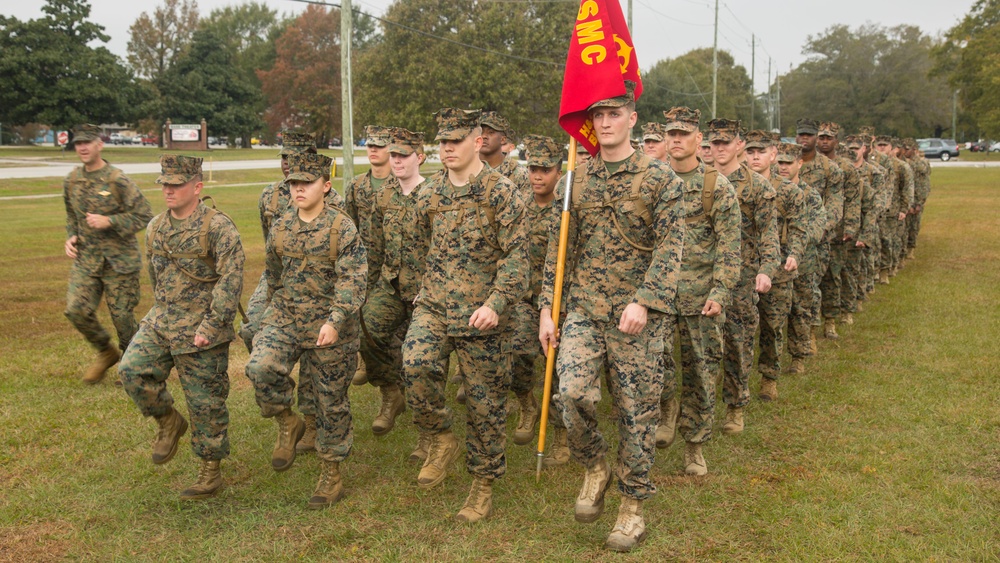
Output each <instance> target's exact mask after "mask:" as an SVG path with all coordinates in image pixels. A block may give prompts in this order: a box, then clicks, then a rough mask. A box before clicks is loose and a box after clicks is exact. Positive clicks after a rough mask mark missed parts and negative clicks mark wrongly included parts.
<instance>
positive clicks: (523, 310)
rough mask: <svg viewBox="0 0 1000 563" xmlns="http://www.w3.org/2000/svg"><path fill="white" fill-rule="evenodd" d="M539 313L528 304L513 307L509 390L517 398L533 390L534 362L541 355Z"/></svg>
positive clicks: (526, 302) (520, 303)
mask: <svg viewBox="0 0 1000 563" xmlns="http://www.w3.org/2000/svg"><path fill="white" fill-rule="evenodd" d="M539 314H540V313H539V311H538V309H536V308H535V307H534V306H533V305H532V304H531V303H530V302H528V301H521V302H519V303H517V304H516V305H514V311H513V314H512V315H511V317H512V318H511V324H512V325H513V326H514V333H513V340H512V342H511V350H513V352H514V358H513V362H514V363H513V370H512V372H511V380H510V390H511V392H512V393H514V394H515V395H517V396H518V397H520V396H522V395H526V394H528V393H531V391H532V389H534V388H535V377H536V375H537V374H536V372H535V360H536V359H538V357H539V356H541V355H542V347H541V344H539V343H538V321H539V320H540V319H539Z"/></svg>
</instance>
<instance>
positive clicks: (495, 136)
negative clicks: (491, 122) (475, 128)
mask: <svg viewBox="0 0 1000 563" xmlns="http://www.w3.org/2000/svg"><path fill="white" fill-rule="evenodd" d="M506 140H507V136H506V135H504V134H503V133H501V132H500V131H497V130H496V129H494V128H492V127H490V126H488V125H484V126H483V148H481V149H480V150H479V152H480V154H482V155H483V156H490V155H494V154H496V153H497V152H499V151H500V150H501V149H502V148H503V144H504V142H505V141H506Z"/></svg>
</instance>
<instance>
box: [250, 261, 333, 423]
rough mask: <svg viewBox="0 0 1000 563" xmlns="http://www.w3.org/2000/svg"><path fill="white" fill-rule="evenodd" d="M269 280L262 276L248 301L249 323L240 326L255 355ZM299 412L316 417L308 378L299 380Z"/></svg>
mask: <svg viewBox="0 0 1000 563" xmlns="http://www.w3.org/2000/svg"><path fill="white" fill-rule="evenodd" d="M267 305H268V301H267V278H266V277H264V274H261V275H260V281H259V282H258V283H257V288H256V289H254V290H253V294H252V295H251V296H250V300H249V301H247V310H246V314H247V322H245V323H243V325H242V326H240V338H241V339H243V343H244V344H246V347H247V350H248V351H250V353H251V355H252V354H253V339H254V337H255V336H257V333H258V332H259V331H260V319H261V318H262V317H263V316H264V311H266V310H267ZM297 392H298V401H299V411H300V412H302V414H308V415H312V416H315V415H316V392H315V391H313V386H312V381H310V380H309V379H307V378H301V377H300V378H299V385H298V391H297Z"/></svg>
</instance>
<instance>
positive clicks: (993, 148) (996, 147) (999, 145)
mask: <svg viewBox="0 0 1000 563" xmlns="http://www.w3.org/2000/svg"><path fill="white" fill-rule="evenodd" d="M990 152H1000V141H997V142H995V143H993V144H992V145H990Z"/></svg>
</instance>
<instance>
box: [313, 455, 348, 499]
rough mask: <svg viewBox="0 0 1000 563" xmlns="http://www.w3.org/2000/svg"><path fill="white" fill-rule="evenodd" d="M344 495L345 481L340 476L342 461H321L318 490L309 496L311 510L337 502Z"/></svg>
mask: <svg viewBox="0 0 1000 563" xmlns="http://www.w3.org/2000/svg"><path fill="white" fill-rule="evenodd" d="M343 496H344V482H343V481H342V480H341V478H340V463H338V462H336V461H326V460H325V459H324V460H322V461H321V463H320V469H319V481H317V482H316V490H314V491H313V494H312V496H311V497H309V504H307V505H306V508H308V509H309V510H320V509H322V508H326V507H328V506H330V505H332V504H335V503H336V502H337V501H338V500H340V499H341V497H343Z"/></svg>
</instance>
